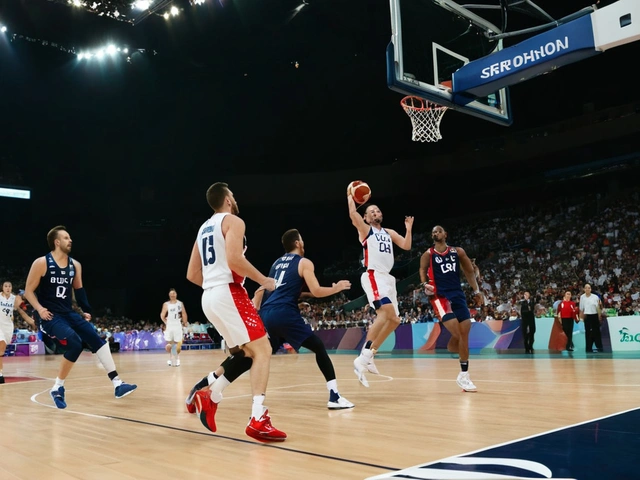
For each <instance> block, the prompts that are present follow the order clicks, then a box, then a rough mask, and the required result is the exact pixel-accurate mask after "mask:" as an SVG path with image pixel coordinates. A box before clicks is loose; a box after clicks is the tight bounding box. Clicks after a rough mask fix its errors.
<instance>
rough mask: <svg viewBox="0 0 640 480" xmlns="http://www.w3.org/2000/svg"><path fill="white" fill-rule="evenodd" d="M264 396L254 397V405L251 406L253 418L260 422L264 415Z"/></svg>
mask: <svg viewBox="0 0 640 480" xmlns="http://www.w3.org/2000/svg"><path fill="white" fill-rule="evenodd" d="M263 404H264V395H256V396H255V397H253V405H252V406H251V417H253V418H255V419H256V420H260V417H262V414H263V413H264V410H265V409H264V405H263Z"/></svg>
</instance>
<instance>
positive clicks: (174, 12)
mask: <svg viewBox="0 0 640 480" xmlns="http://www.w3.org/2000/svg"><path fill="white" fill-rule="evenodd" d="M170 12H171V15H173V16H174V17H176V16H177V15H178V14H179V13H180V10H178V7H176V6H173V7H171V10H170Z"/></svg>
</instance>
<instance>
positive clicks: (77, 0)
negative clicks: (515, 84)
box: [73, 0, 82, 7]
mask: <svg viewBox="0 0 640 480" xmlns="http://www.w3.org/2000/svg"><path fill="white" fill-rule="evenodd" d="M73 6H74V7H81V6H82V2H81V1H80V0H73Z"/></svg>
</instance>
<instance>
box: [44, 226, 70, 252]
mask: <svg viewBox="0 0 640 480" xmlns="http://www.w3.org/2000/svg"><path fill="white" fill-rule="evenodd" d="M66 229H67V227H65V226H64V225H56V226H55V227H53V228H52V229H51V230H49V233H47V244H48V245H49V248H50V249H51V251H53V250H55V249H56V240H57V238H58V233H59V232H60V231H62V230H66Z"/></svg>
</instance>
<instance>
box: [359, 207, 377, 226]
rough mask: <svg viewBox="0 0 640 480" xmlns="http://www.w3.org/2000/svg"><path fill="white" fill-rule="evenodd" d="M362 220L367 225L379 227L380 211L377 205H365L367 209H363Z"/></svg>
mask: <svg viewBox="0 0 640 480" xmlns="http://www.w3.org/2000/svg"><path fill="white" fill-rule="evenodd" d="M362 218H364V221H365V222H367V223H368V224H369V225H376V226H378V227H379V226H380V225H381V224H382V211H381V210H380V209H379V208H378V206H377V205H373V204H372V205H367V208H365V209H364V215H363V216H362Z"/></svg>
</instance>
